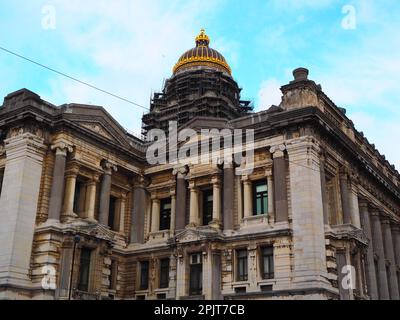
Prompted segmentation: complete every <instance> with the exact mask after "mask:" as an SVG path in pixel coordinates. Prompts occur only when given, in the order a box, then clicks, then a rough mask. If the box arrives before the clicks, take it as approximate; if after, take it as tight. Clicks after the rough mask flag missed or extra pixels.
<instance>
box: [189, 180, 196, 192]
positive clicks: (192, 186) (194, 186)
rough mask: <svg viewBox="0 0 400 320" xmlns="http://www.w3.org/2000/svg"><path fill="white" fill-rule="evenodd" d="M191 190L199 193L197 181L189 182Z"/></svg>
mask: <svg viewBox="0 0 400 320" xmlns="http://www.w3.org/2000/svg"><path fill="white" fill-rule="evenodd" d="M189 189H190V191H192V190H193V191H197V185H196V181H195V180H190V181H189Z"/></svg>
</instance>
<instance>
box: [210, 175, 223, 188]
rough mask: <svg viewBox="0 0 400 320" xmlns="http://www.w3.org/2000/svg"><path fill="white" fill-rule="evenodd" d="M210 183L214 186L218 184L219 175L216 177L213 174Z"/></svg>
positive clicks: (219, 180) (219, 182)
mask: <svg viewBox="0 0 400 320" xmlns="http://www.w3.org/2000/svg"><path fill="white" fill-rule="evenodd" d="M211 183H212V184H213V186H214V185H215V186H218V187H219V186H220V184H221V179H220V177H218V176H213V177H212V178H211Z"/></svg>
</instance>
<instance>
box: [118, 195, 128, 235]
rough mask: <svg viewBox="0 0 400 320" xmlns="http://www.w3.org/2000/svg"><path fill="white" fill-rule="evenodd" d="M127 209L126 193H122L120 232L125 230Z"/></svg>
mask: <svg viewBox="0 0 400 320" xmlns="http://www.w3.org/2000/svg"><path fill="white" fill-rule="evenodd" d="M125 210H126V193H122V194H121V198H120V208H119V232H121V233H124V231H125Z"/></svg>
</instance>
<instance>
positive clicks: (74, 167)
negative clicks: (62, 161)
mask: <svg viewBox="0 0 400 320" xmlns="http://www.w3.org/2000/svg"><path fill="white" fill-rule="evenodd" d="M79 168H80V166H79V165H78V164H77V163H73V164H71V165H69V166H68V168H67V170H65V173H66V176H67V177H76V176H77V175H78V174H79Z"/></svg>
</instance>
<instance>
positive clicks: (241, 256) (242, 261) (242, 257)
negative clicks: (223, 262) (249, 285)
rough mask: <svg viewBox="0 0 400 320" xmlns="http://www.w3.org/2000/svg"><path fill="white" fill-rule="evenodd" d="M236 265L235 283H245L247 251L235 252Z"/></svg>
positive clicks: (246, 276)
mask: <svg viewBox="0 0 400 320" xmlns="http://www.w3.org/2000/svg"><path fill="white" fill-rule="evenodd" d="M236 263H237V273H236V280H237V281H247V278H248V272H247V267H248V266H247V250H237V251H236Z"/></svg>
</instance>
